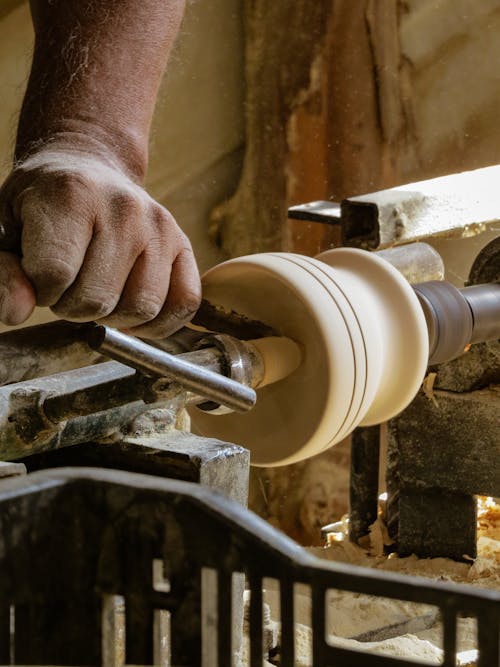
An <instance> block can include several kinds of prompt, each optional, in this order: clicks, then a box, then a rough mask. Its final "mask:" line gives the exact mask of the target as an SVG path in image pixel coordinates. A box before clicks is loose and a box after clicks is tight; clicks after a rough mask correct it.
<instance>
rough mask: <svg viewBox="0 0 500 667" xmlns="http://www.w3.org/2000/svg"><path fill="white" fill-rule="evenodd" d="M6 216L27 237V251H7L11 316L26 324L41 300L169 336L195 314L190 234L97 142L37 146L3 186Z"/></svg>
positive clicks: (5, 291)
mask: <svg viewBox="0 0 500 667" xmlns="http://www.w3.org/2000/svg"><path fill="white" fill-rule="evenodd" d="M0 223H1V224H2V225H3V226H4V227H5V228H6V230H7V231H8V232H12V231H14V232H16V233H17V236H18V238H19V241H20V242H22V248H21V250H22V259H20V258H19V256H18V255H15V254H11V253H5V252H3V253H0V319H1V320H2V321H3V322H5V323H6V324H19V323H21V322H23V321H24V320H25V319H26V318H27V317H28V316H29V315H30V313H31V311H32V310H33V308H34V306H35V304H36V305H39V306H50V307H51V308H52V310H53V311H54V312H55V313H56V314H57V315H58V316H60V317H62V318H64V319H68V320H74V321H80V322H81V321H89V320H101V321H103V322H105V323H107V324H110V325H112V326H118V327H126V328H127V329H131V330H132V332H133V333H138V334H140V335H143V336H146V337H161V336H166V335H169V334H170V333H172V332H173V331H175V330H176V329H178V328H180V327H181V326H182V325H183V324H184V323H185V322H186V321H187V320H189V319H190V318H191V317H192V316H193V315H194V313H195V312H196V309H197V307H198V305H199V299H200V284H199V275H198V270H197V268H196V263H195V260H194V257H193V253H192V250H191V246H190V243H189V241H188V239H187V238H186V236H185V235H184V233H183V232H182V231H181V230H180V229H179V227H178V226H177V224H176V222H175V220H174V218H173V217H172V215H171V214H170V213H169V212H168V211H167V210H166V209H165V208H163V207H162V206H160V205H159V204H158V203H156V202H155V201H154V200H153V199H151V197H150V196H149V195H148V194H147V193H146V192H145V191H144V190H143V189H142V188H141V187H140V186H139V185H137V184H136V183H134V182H133V181H132V180H130V179H129V178H128V176H126V175H125V174H124V173H123V171H122V170H121V169H120V165H119V164H118V163H116V161H115V160H114V158H113V156H112V155H111V154H110V155H107V154H106V151H105V150H104V152H103V151H102V150H101V151H100V150H98V148H96V146H95V145H92V146H90V147H89V148H86V147H82V145H81V142H80V143H76V145H72V143H71V141H68V138H67V137H62V138H61V139H59V140H58V139H57V138H56V139H55V140H53V141H52V142H50V143H49V144H48V145H46V146H45V147H44V148H41V149H39V150H38V151H36V152H34V153H32V154H31V156H30V157H29V158H28V159H27V160H25V161H24V162H23V163H21V164H20V165H18V166H17V167H16V168H15V169H14V171H13V172H12V173H11V175H10V176H9V178H8V179H7V181H6V183H5V184H4V185H3V187H2V189H1V190H0ZM14 235H16V234H14Z"/></svg>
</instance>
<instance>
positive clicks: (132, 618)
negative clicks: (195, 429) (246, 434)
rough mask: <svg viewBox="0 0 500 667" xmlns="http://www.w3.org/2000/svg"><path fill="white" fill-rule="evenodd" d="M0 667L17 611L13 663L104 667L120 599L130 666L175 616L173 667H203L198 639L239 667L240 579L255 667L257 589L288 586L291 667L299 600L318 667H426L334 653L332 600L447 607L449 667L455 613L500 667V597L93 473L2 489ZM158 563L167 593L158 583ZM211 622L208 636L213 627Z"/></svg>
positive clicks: (206, 497) (135, 479)
mask: <svg viewBox="0 0 500 667" xmlns="http://www.w3.org/2000/svg"><path fill="white" fill-rule="evenodd" d="M0 534H1V535H2V540H1V543H0V572H1V576H0V599H1V601H2V604H1V607H0V661H2V664H9V661H10V643H9V642H10V639H9V622H10V621H9V619H10V609H11V606H14V608H15V635H14V644H15V655H16V661H17V664H25V665H27V664H38V665H42V664H52V665H57V664H64V665H82V664H87V665H100V664H101V660H102V652H103V647H102V606H103V605H102V602H103V597H104V596H108V595H121V596H124V598H125V609H126V611H125V618H126V647H127V648H126V650H127V662H128V663H129V664H130V663H133V664H141V665H151V664H153V659H154V656H153V641H152V637H153V631H154V616H155V610H159V609H163V610H168V611H169V612H170V615H171V637H172V664H175V665H198V664H201V658H200V656H201V651H202V647H203V646H202V635H203V638H204V640H203V641H207V639H206V638H207V631H208V634H209V637H208V641H210V642H211V643H212V644H215V645H216V646H217V656H216V658H215V662H213V661H212V662H210V663H209V664H217V665H219V666H220V667H229V665H232V660H233V656H232V647H231V627H232V621H231V607H232V604H233V602H232V599H231V581H232V574H233V573H234V572H244V573H245V574H246V576H247V581H248V582H249V585H250V588H251V603H250V615H249V625H250V645H251V659H250V665H251V667H257V666H258V667H261V666H262V583H263V579H264V578H265V577H270V578H274V579H277V580H278V581H279V583H280V587H281V595H280V598H281V617H282V623H283V643H282V647H281V649H282V665H287V666H288V665H293V664H294V612H293V591H294V585H295V584H296V583H303V584H308V585H309V586H310V587H311V592H312V624H313V656H312V657H313V664H314V665H315V667H319V666H320V665H321V666H327V665H335V666H336V667H342V666H345V667H347V666H349V667H356V665H363V667H415V665H418V664H422V663H416V662H411V661H407V660H402V659H396V658H389V657H384V656H380V655H368V654H366V653H360V652H357V651H352V650H348V649H346V648H339V647H334V646H330V645H329V644H327V642H326V640H325V595H326V592H327V591H328V590H329V589H340V590H345V591H353V592H357V593H363V594H368V595H375V596H383V597H386V598H394V599H403V600H410V601H414V602H418V603H423V604H428V605H435V606H437V607H439V609H440V611H441V615H442V619H443V625H444V653H445V657H444V662H443V665H444V667H452V666H454V665H455V652H456V642H457V636H456V620H457V616H458V615H465V616H474V617H476V618H477V619H478V648H479V661H478V663H477V664H478V667H495V666H497V665H499V664H500V655H499V639H500V637H499V622H500V592H498V591H491V590H485V589H476V588H474V587H468V586H461V585H452V584H446V583H441V582H433V581H430V580H426V579H421V578H417V577H415V578H413V577H406V576H400V575H396V574H393V573H386V572H380V571H376V572H375V571H371V570H367V569H362V568H356V567H353V566H348V565H345V564H341V563H335V564H334V563H330V562H324V561H321V560H319V559H317V558H315V557H313V556H311V555H309V554H307V553H306V552H305V551H304V550H303V549H302V548H300V547H299V546H298V545H296V544H295V543H294V542H292V541H291V540H289V539H288V538H286V537H285V536H283V535H282V534H280V533H278V532H277V531H276V530H274V529H273V528H271V527H270V526H269V525H268V524H267V523H265V522H264V521H262V520H261V519H259V518H258V517H257V516H255V515H254V514H252V513H251V512H249V511H248V510H246V509H245V508H243V507H241V506H239V505H238V504H236V503H234V502H231V501H228V499H227V498H224V497H222V496H218V495H217V494H214V492H213V491H210V490H209V489H207V488H204V487H203V486H200V485H196V484H190V483H186V482H178V481H172V480H161V479H158V478H156V477H153V476H146V475H137V474H130V473H124V472H119V471H103V470H98V469H86V470H81V469H68V468H67V469H59V470H57V471H43V472H39V473H34V474H32V475H28V476H24V477H19V478H13V479H11V480H7V481H5V482H3V484H2V487H1V491H0ZM155 559H162V560H163V563H164V570H165V576H166V578H167V579H168V580H169V586H166V587H163V588H161V589H160V588H158V587H156V590H155V587H154V586H153V583H152V562H153V560H155ZM202 568H210V569H212V570H214V571H215V572H216V577H217V588H218V595H217V607H216V611H215V614H208V616H207V615H206V617H205V619H204V624H205V631H204V632H205V634H203V633H202V625H203V623H202V616H203V614H202V612H201V610H202V608H203V600H202V597H203V595H202V590H203V589H202V583H201V581H202V576H201V571H202ZM207 623H208V627H207Z"/></svg>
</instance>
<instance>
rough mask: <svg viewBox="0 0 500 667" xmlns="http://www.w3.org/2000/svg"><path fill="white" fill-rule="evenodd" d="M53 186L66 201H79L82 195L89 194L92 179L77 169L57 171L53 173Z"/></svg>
mask: <svg viewBox="0 0 500 667" xmlns="http://www.w3.org/2000/svg"><path fill="white" fill-rule="evenodd" d="M51 179H52V184H53V188H54V190H55V191H56V192H58V193H60V196H62V197H64V199H65V200H66V201H69V202H70V203H71V202H79V201H80V200H81V198H82V196H87V195H88V191H89V189H90V181H89V178H88V177H87V176H85V175H84V174H81V173H78V172H75V171H57V172H54V173H53V174H52V175H51Z"/></svg>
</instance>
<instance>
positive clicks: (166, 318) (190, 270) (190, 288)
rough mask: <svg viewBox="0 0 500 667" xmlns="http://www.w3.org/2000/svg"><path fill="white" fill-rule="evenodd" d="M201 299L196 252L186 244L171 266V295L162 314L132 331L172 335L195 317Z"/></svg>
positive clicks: (148, 334)
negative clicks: (194, 254) (194, 253)
mask: <svg viewBox="0 0 500 667" xmlns="http://www.w3.org/2000/svg"><path fill="white" fill-rule="evenodd" d="M200 300H201V284H200V274H199V272H198V267H197V266H196V260H195V259H194V256H193V251H192V250H191V247H190V246H189V244H187V245H186V246H184V247H183V248H182V250H181V251H180V252H179V254H178V255H177V257H176V258H175V261H174V263H173V265H172V272H171V275H170V284H169V288H168V295H167V298H166V301H165V303H164V305H163V307H162V309H161V311H160V313H159V314H158V315H157V317H155V318H154V319H153V320H151V321H150V322H148V323H146V324H143V325H142V326H138V327H134V328H133V329H131V331H130V333H132V334H133V335H134V336H143V337H144V338H165V337H166V336H170V335H171V334H173V333H174V332H175V331H177V330H178V329H180V328H181V327H182V326H183V325H184V324H186V322H189V321H190V320H191V319H192V318H193V316H194V314H195V313H196V311H197V310H198V308H199V305H200Z"/></svg>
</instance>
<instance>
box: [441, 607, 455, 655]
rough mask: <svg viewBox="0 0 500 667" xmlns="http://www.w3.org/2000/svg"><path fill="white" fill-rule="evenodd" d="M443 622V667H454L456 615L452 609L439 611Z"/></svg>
mask: <svg viewBox="0 0 500 667" xmlns="http://www.w3.org/2000/svg"><path fill="white" fill-rule="evenodd" d="M441 615H442V622H443V652H444V659H443V667H455V663H456V653H457V614H456V611H455V609H454V608H451V609H450V608H446V609H441Z"/></svg>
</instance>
